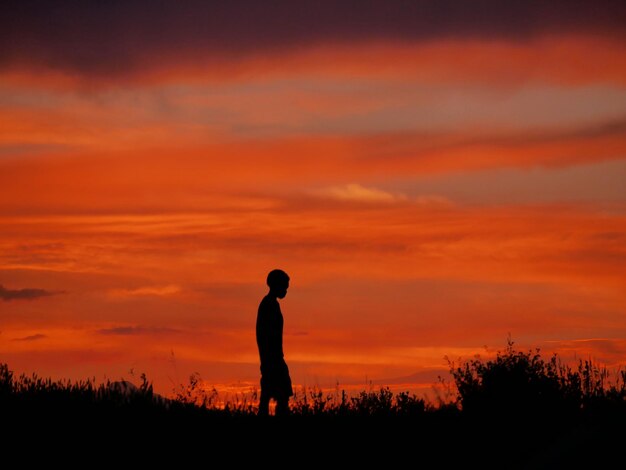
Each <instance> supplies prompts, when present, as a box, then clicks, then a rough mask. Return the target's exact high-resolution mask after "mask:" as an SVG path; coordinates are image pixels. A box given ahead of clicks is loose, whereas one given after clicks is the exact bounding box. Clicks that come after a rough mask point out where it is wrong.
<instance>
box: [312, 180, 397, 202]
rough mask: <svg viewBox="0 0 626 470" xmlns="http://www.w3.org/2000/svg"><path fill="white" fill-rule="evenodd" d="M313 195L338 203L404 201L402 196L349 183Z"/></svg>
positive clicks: (317, 191)
mask: <svg viewBox="0 0 626 470" xmlns="http://www.w3.org/2000/svg"><path fill="white" fill-rule="evenodd" d="M313 194H315V195H317V196H321V197H327V198H331V199H337V200H339V201H359V202H394V201H398V200H402V199H405V197H404V196H402V195H396V194H392V193H390V192H387V191H383V190H381V189H377V188H367V187H365V186H361V185H360V184H358V183H349V184H346V185H343V186H330V187H328V188H323V189H320V190H316V191H313Z"/></svg>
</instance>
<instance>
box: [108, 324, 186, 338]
mask: <svg viewBox="0 0 626 470" xmlns="http://www.w3.org/2000/svg"><path fill="white" fill-rule="evenodd" d="M97 333H98V334H101V335H118V336H131V335H155V334H164V333H179V330H177V329H174V328H159V327H145V326H118V327H115V328H104V329H102V330H98V331H97Z"/></svg>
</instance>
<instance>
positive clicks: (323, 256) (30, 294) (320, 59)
mask: <svg viewBox="0 0 626 470" xmlns="http://www.w3.org/2000/svg"><path fill="white" fill-rule="evenodd" d="M140 3H141V2H139V1H136V2H130V4H132V5H139V4H140ZM279 3H280V2H279ZM391 3H392V4H395V3H394V2H391ZM418 3H419V2H418ZM422 3H427V2H422ZM557 3H558V2H557ZM600 3H602V2H600ZM485 4H490V2H485ZM495 4H496V3H494V5H495ZM77 8H78V7H77ZM80 8H83V9H84V8H87V7H80ZM224 8H226V7H224ZM581 8H582V7H581ZM584 8H586V7H584ZM584 8H583V9H584ZM598 8H600V9H601V7H598ZM494 11H495V13H494V12H492V14H493V16H494V21H495V20H496V19H497V17H498V15H500V14H502V15H504V13H503V12H499V11H497V9H496V10H494ZM109 13H111V12H109ZM157 13H158V12H157ZM157 13H155V18H156V16H157ZM544 13H545V12H544ZM583 13H584V12H583ZM596 13H597V15H596V16H594V18H595V19H596V21H597V22H598V25H600V26H602V25H601V23H602V22H603V21H604V22H606V24H605V25H604V27H600V26H598V27H597V28H595V26H593V25H594V24H595V23H594V22H593V21H591V22H590V24H591V26H589V25H587V23H584V22H581V23H580V24H581V25H586V26H584V28H583V26H580V28H581V30H580V31H578V30H577V28H575V27H573V26H572V25H574V26H575V25H576V24H578V23H576V21H574V20H572V21H571V22H570V23H567V25H565V26H563V25H561V24H560V23H558V20H555V18H556V16H555V17H553V16H551V15H552V13H550V12H548V13H545V14H546V15H547V16H546V18H547V19H546V20H545V22H546V24H547V25H548V26H545V25H544V24H543V23H542V22H541V21H537V22H536V25H540V26H536V27H529V26H528V25H526V24H525V23H524V22H523V21H519V24H518V22H516V21H517V20H511V19H508V20H506V21H512V23H511V24H510V25H509V26H510V28H513V29H512V31H513V33H510V35H509V33H504V32H502V31H501V29H500V28H496V27H494V28H493V30H489V28H487V30H488V31H487V32H484V31H482V30H481V33H480V34H477V33H476V32H475V31H474V26H473V25H472V24H470V23H471V21H472V20H471V19H467V22H468V23H467V24H465V23H463V24H465V27H464V28H461V31H460V32H458V33H454V34H453V33H450V32H449V30H448V29H447V26H446V25H447V23H445V21H446V20H445V18H444V19H441V18H439V16H437V15H436V14H435V13H432V14H433V15H435V16H434V17H433V18H435V17H436V18H435V19H437V21H439V22H435V23H436V25H435V26H433V28H434V29H433V31H431V32H430V33H428V34H430V36H428V37H421V36H419V35H418V36H413V35H412V34H410V33H408V32H407V31H408V30H407V31H405V29H402V28H404V27H405V26H406V25H404V26H402V25H401V24H400V25H399V26H398V28H400V29H398V33H397V34H395V33H394V31H396V30H395V29H394V27H393V25H392V26H391V27H388V25H387V26H385V25H382V26H380V28H377V27H373V31H374V32H375V34H374V32H372V33H371V34H370V33H368V32H367V31H365V32H363V31H361V29H359V28H360V27H356V26H355V25H354V24H347V26H345V27H346V31H348V32H347V33H346V34H345V35H342V34H339V33H338V31H339V30H340V29H339V30H335V29H333V28H335V27H336V28H340V27H339V26H337V25H335V26H328V25H325V26H324V25H318V26H319V28H320V31H322V32H323V33H324V34H322V33H320V34H319V35H318V34H312V35H311V36H307V35H306V34H305V33H297V32H294V31H292V30H291V29H289V28H287V27H286V26H280V27H279V30H278V33H277V37H278V36H280V37H282V36H281V35H284V37H285V38H287V39H289V38H291V39H292V42H291V43H290V42H289V41H286V44H291V45H290V46H289V47H288V46H284V47H283V46H282V45H281V46H277V45H276V44H275V43H274V42H273V40H271V41H270V40H269V39H267V37H266V36H263V37H262V38H261V39H262V40H261V41H260V42H259V41H257V39H258V38H256V37H254V33H245V34H244V33H242V36H241V38H240V39H237V40H235V39H233V38H232V37H231V36H228V34H230V33H224V34H225V35H226V36H223V37H222V36H219V35H218V34H217V33H216V36H215V37H213V36H210V35H209V36H204V35H203V34H204V33H198V34H199V36H194V35H193V34H192V33H188V34H189V36H185V34H183V35H182V39H180V38H179V36H176V38H178V39H174V41H180V44H179V45H178V46H177V47H178V48H177V47H174V46H171V45H170V46H166V47H164V48H163V49H161V48H160V47H161V46H159V47H157V46H151V43H150V41H151V38H152V36H151V35H150V33H149V32H150V30H151V29H150V28H151V25H150V21H152V20H154V21H156V19H155V18H147V19H146V18H144V19H142V20H140V24H141V28H139V30H140V32H141V31H143V33H141V34H144V36H141V35H139V36H136V37H135V36H133V34H139V33H129V35H128V37H126V36H122V37H126V39H127V42H124V41H123V40H121V39H120V40H118V39H115V40H113V39H112V37H111V36H108V35H107V34H108V33H106V32H104V30H101V29H98V28H95V29H93V31H95V32H91V30H90V29H89V28H86V29H85V28H82V29H81V28H78V26H77V31H78V33H76V34H78V35H79V37H80V38H82V36H83V35H84V39H85V41H86V43H89V41H95V44H97V46H96V49H95V51H96V52H100V54H94V56H93V57H90V56H84V54H83V52H84V50H83V49H81V46H80V44H78V43H77V42H72V41H75V40H76V37H73V36H72V41H69V42H68V44H70V46H69V47H68V46H67V45H66V44H65V43H63V42H62V41H60V40H59V41H60V42H59V41H57V42H54V41H52V42H51V43H50V44H48V45H47V46H45V47H44V46H42V44H44V43H45V41H44V40H45V39H46V37H45V36H41V35H44V34H46V33H45V31H47V30H45V28H44V32H43V33H42V32H41V28H39V29H33V30H32V31H30V30H28V28H29V27H32V25H33V24H40V23H38V21H47V20H45V19H43V20H42V18H44V16H45V15H43V14H42V15H41V18H40V17H37V18H36V17H35V16H34V15H33V16H32V18H31V17H30V16H28V15H30V13H29V12H26V13H24V12H20V11H18V9H17V8H15V9H14V15H15V16H14V17H12V16H11V15H9V17H10V18H13V20H14V23H12V25H13V27H12V28H9V29H8V30H9V33H6V31H7V28H4V30H5V33H2V34H0V44H4V45H8V46H7V49H6V50H7V51H8V52H7V53H3V54H0V284H1V285H2V286H3V287H2V288H1V289H0V361H1V362H7V363H8V364H9V365H10V367H11V368H13V369H14V370H17V371H19V372H24V371H25V372H32V371H36V372H38V373H40V374H42V375H52V376H54V377H56V378H60V377H66V378H75V379H77V378H84V377H96V379H97V380H102V379H103V378H105V377H106V378H111V379H118V378H120V377H125V378H127V379H129V378H132V375H131V373H130V371H131V369H132V370H133V371H134V373H135V374H139V373H141V372H146V373H147V375H148V377H149V378H151V379H152V380H153V381H154V383H155V386H156V389H157V391H159V392H161V393H165V394H167V393H169V392H170V391H171V389H172V387H173V386H175V385H176V384H178V383H181V382H185V381H186V379H187V376H188V375H189V374H190V373H191V372H194V371H195V372H198V373H200V375H201V376H202V377H203V378H204V380H205V381H206V382H207V383H208V384H216V385H218V386H219V387H222V388H224V387H229V386H232V385H236V384H240V385H244V386H247V385H249V384H253V385H254V384H257V383H258V378H259V374H258V356H257V350H256V344H255V342H254V322H255V320H256V309H257V306H258V302H259V301H260V299H261V298H262V296H263V295H264V293H265V290H266V287H265V286H264V279H265V276H266V274H267V272H268V271H269V270H271V269H273V268H276V267H280V268H283V269H285V270H286V271H287V272H288V273H289V274H290V276H291V279H292V281H291V288H290V291H289V294H288V295H287V297H286V298H285V299H284V300H283V301H282V302H281V303H282V308H283V313H284V316H285V340H284V342H285V353H286V359H287V362H288V363H289V365H290V368H291V372H292V377H293V380H294V382H295V383H297V384H305V385H318V386H323V387H328V386H334V385H335V384H336V383H337V382H338V383H339V384H340V386H341V385H345V386H363V387H364V386H366V385H367V384H368V383H369V381H372V382H374V383H377V384H378V383H389V384H398V383H402V384H405V383H407V382H409V383H410V384H409V385H410V386H411V387H415V388H417V387H419V386H420V385H422V386H423V385H424V384H430V383H433V382H435V381H436V377H437V375H438V374H442V375H445V374H446V362H445V359H444V356H448V357H450V358H452V359H456V358H458V357H465V358H468V357H471V356H472V355H473V354H475V353H483V354H484V353H485V346H486V347H487V350H488V351H491V352H493V350H495V349H502V348H503V347H504V346H505V344H506V339H507V335H508V334H510V335H511V336H512V338H513V340H514V341H516V342H517V343H518V344H519V345H521V346H523V347H540V348H542V349H543V350H545V351H546V352H548V351H560V352H561V353H562V354H563V355H565V356H566V357H568V358H573V357H582V358H588V357H593V358H595V359H597V360H599V361H600V362H602V363H604V364H607V365H609V366H617V365H619V364H622V365H625V364H626V281H625V280H626V262H625V261H626V248H625V247H626V185H625V184H624V181H626V61H624V57H626V47H625V44H626V41H624V33H623V27H622V29H620V28H619V27H616V26H615V25H613V23H612V22H611V21H612V20H611V19H610V18H611V15H604V16H603V15H602V14H601V12H600V13H598V12H596ZM620 13H623V12H622V11H621V10H620ZM90 14H91V13H90V12H89V11H87V12H82V15H83V16H81V15H77V16H76V19H75V21H76V24H79V25H80V24H82V23H81V21H85V24H90V23H89V22H90V21H92V20H93V21H96V22H97V21H99V20H98V19H97V18H100V16H98V15H95V13H94V15H95V16H94V17H93V18H91V16H89V15H90ZM367 14H368V13H367V12H366V13H363V15H367ZM568 14H570V15H573V16H572V17H571V18H574V19H576V18H578V17H577V16H576V15H575V14H574V13H568ZM19 15H26V17H27V18H30V19H31V20H32V24H31V22H29V21H30V20H29V21H21V22H20V21H17V19H18V18H22V17H21V16H19ZM111 15H115V13H111ZM224 15H225V17H228V15H229V13H228V12H226V13H224ZM581 15H582V13H581ZM322 16H324V15H322ZM339 16H341V15H339ZM374 16H375V15H374ZM557 16H558V15H557ZM605 16H606V18H605ZM166 17H167V16H166ZM54 18H55V17H54V15H53V17H52V19H50V20H49V21H50V22H51V24H52V23H54V21H55V20H54ZM81 18H82V19H81ZM94 18H95V19H94ZM110 18H115V16H111V17H110ZM324 18H325V17H324ZM442 18H443V17H442ZM464 18H465V17H462V18H461V19H460V20H459V19H458V18H457V20H459V21H461V22H463V21H465V19H464ZM503 18H508V17H506V15H505V16H503ZM571 18H570V19H571ZM581 18H582V16H581ZM22 19H23V18H22ZM35 20H37V21H35ZM161 20H162V18H161ZM178 20H180V21H183V20H181V19H180V18H178ZM231 20H232V18H231V19H230V20H229V21H231ZM3 21H7V20H6V19H5V20H3ZM138 21H139V20H138ZM172 21H174V19H173V20H172ZM184 21H187V20H184ZM184 21H183V23H184ZM189 21H191V20H189ZM232 21H235V20H232ZM300 21H305V22H306V21H307V20H303V19H302V18H300ZM320 21H323V19H322V20H320ZM346 21H347V20H346ZM373 21H376V20H373ZM416 21H417V20H416ZM141 22H143V23H141ZM551 22H552V23H551ZM18 24H20V25H23V27H24V28H26V30H24V31H23V30H21V29H20V28H19V27H18V26H16V25H18ZM72 24H73V23H72ZM94 24H96V23H94ZM98 24H99V23H98ZM181 24H182V23H181ZM233 24H235V23H233ZM329 24H330V23H329ZM373 24H375V23H373ZM533 24H535V23H533ZM563 24H565V23H563ZM603 24H604V23H603ZM24 25H25V26H24ZM29 25H30V26H29ZM516 25H517V26H516ZM568 25H569V26H568ZM322 26H324V27H322ZM51 27H52V26H51ZM116 27H117V28H122V30H124V29H123V28H127V27H128V28H130V26H129V25H126V24H125V23H124V24H121V25H120V24H117V25H116ZM316 27H317V26H316ZM516 27H519V30H517V29H515V28H516ZM142 28H143V29H142ZM177 28H179V29H180V31H185V29H184V28H183V27H182V26H181V25H180V24H178V25H177V26H175V27H174V26H172V29H171V30H169V29H168V30H167V31H165V32H164V33H163V34H166V35H167V34H173V31H178V30H179V29H177ZM281 28H282V29H281ZM585 28H587V29H585ZM70 29H71V28H70ZM129 31H130V30H129ZM168 31H169V32H168ZM507 31H508V30H507ZM483 33H484V34H483ZM38 34H39V35H40V36H38ZM68 34H69V33H68ZM207 34H208V33H207ZM220 34H221V33H220ZM425 34H426V33H425ZM98 35H101V36H102V37H100V36H98ZM218 36H219V37H218ZM68 37H69V36H68ZM116 37H117V36H116ZM173 37H174V36H173ZM7 38H8V39H7ZM129 38H130V39H129ZM216 38H217V39H216ZM220 38H221V39H220ZM263 38H265V39H263ZM218 39H219V40H218ZM266 39H267V41H266V42H264V41H265V40H266ZM38 41H39V42H38ZM42 41H43V42H42ZM107 41H109V42H107ZM220 41H222V42H220ZM229 41H231V42H229ZM79 42H80V41H79ZM231 43H232V50H231V49H229V47H228V45H229V44H231ZM71 44H74V46H71ZM100 44H101V45H100ZM224 44H226V46H224ZM64 48H65V49H64ZM98 48H100V49H98ZM229 51H230V52H229ZM178 52H180V53H178ZM81 54H83V55H81ZM116 57H119V60H116ZM24 289H26V290H24ZM409 385H407V386H409Z"/></svg>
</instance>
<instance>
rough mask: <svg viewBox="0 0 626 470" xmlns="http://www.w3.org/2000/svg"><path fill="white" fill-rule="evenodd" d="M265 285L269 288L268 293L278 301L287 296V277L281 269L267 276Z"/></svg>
mask: <svg viewBox="0 0 626 470" xmlns="http://www.w3.org/2000/svg"><path fill="white" fill-rule="evenodd" d="M267 285H268V286H269V288H270V292H271V293H272V294H274V295H276V297H278V298H279V299H282V298H284V297H285V296H286V295H287V289H288V288H289V276H288V275H287V273H286V272H285V271H283V270H282V269H274V270H273V271H270V273H269V274H268V275H267Z"/></svg>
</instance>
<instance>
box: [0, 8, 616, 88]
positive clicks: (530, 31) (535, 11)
mask: <svg viewBox="0 0 626 470" xmlns="http://www.w3.org/2000/svg"><path fill="white" fill-rule="evenodd" d="M625 16H626V6H625V5H624V3H623V2H615V1H609V0H607V1H599V0H598V1H595V2H586V1H573V0H569V1H567V0H554V1H551V2H542V1H527V2H502V1H500V0H480V1H475V2H458V1H455V0H443V1H442V0H422V1H414V2H405V1H402V0H386V1H374V2H339V3H338V2H328V1H326V2H319V1H312V0H308V1H307V0H305V1H299V2H292V1H288V0H278V1H275V2H272V3H271V4H267V3H265V2H256V1H253V0H242V1H233V2H205V1H202V0H191V1H187V2H157V3H155V2H151V1H149V0H130V1H128V0H127V1H112V2H82V1H69V2H63V3H61V4H59V3H57V2H48V1H44V0H39V1H37V0H34V1H30V2H23V1H20V0H15V1H8V2H5V3H3V14H2V17H1V19H0V51H1V52H0V67H4V68H16V67H17V68H19V67H33V66H34V67H39V68H48V69H57V70H62V71H65V72H70V73H78V74H84V75H86V76H98V75H102V74H107V75H115V74H118V75H119V74H124V73H128V72H136V71H138V70H142V69H146V68H156V67H158V66H159V64H162V63H171V62H173V61H178V62H187V63H195V62H200V61H207V60H210V59H212V58H228V59H230V60H238V59H240V58H241V57H242V56H250V55H255V54H257V55H258V54H263V53H268V52H282V51H298V50H301V49H302V48H306V47H310V46H315V45H319V44H328V43H354V42H372V41H395V42H418V41H423V42H427V41H431V40H433V39H494V38H496V39H498V38H503V39H506V40H526V39H529V38H534V37H537V36H544V35H548V34H551V35H555V34H563V33H580V32H582V33H586V34H596V35H613V36H617V37H618V38H619V37H622V36H623V24H624V21H626V18H625ZM68 46H71V47H68Z"/></svg>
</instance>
